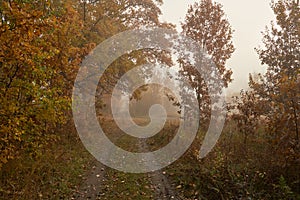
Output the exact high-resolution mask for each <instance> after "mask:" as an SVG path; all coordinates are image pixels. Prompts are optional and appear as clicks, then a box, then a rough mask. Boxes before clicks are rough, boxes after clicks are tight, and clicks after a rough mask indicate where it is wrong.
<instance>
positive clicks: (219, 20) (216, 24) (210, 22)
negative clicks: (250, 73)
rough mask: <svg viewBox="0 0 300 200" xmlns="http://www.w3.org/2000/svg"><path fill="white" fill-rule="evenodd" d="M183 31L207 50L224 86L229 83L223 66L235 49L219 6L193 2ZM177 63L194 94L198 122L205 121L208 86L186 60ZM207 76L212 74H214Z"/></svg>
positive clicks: (206, 2) (228, 27) (207, 111)
mask: <svg viewBox="0 0 300 200" xmlns="http://www.w3.org/2000/svg"><path fill="white" fill-rule="evenodd" d="M182 29H183V34H184V35H186V36H188V37H190V38H192V39H193V40H194V41H196V42H197V43H198V45H200V46H201V47H202V48H203V49H205V50H206V51H207V53H208V54H209V55H210V57H211V59H212V60H213V61H214V63H215V64H216V66H217V68H218V71H219V74H220V75H221V78H222V79H223V81H224V85H225V86H227V85H228V83H229V82H230V81H231V74H232V71H231V70H228V69H226V67H225V64H226V61H227V60H228V59H229V58H230V57H231V54H232V53H233V52H234V46H233V43H232V33H233V30H232V28H231V26H230V24H229V22H228V20H227V19H226V17H225V13H224V11H223V10H222V5H221V4H219V3H214V2H212V1H211V0H201V2H200V3H194V4H193V5H191V6H190V7H189V9H188V12H187V14H186V17H185V21H184V22H183V23H182ZM179 62H180V64H181V66H182V71H181V73H182V74H183V75H184V76H187V77H188V80H190V82H191V85H192V87H193V88H194V90H195V91H196V94H197V99H198V102H199V108H200V113H201V119H202V120H203V119H208V117H209V116H210V115H209V111H210V103H209V102H210V101H209V96H208V88H207V87H206V84H207V83H205V81H204V78H203V76H206V75H205V74H200V73H199V72H198V71H197V70H196V69H195V68H194V66H193V65H192V64H191V62H190V61H189V60H185V59H179ZM208 73H213V71H210V72H208Z"/></svg>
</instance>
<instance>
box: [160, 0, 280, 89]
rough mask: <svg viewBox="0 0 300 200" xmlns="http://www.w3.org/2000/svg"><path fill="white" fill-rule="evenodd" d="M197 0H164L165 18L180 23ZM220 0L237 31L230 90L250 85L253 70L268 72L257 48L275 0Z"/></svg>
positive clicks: (272, 16) (234, 36) (163, 18)
mask: <svg viewBox="0 0 300 200" xmlns="http://www.w3.org/2000/svg"><path fill="white" fill-rule="evenodd" d="M194 2H196V1H195V0H164V5H163V6H162V7H161V9H162V12H163V16H162V17H161V20H162V21H167V22H171V23H174V24H177V26H180V22H183V21H184V17H185V14H186V12H187V8H188V5H191V4H193V3H194ZM198 2H200V0H198ZM216 2H219V3H221V4H222V5H223V10H224V11H225V14H226V16H227V18H228V20H229V22H230V24H231V25H232V28H233V29H234V30H235V32H234V35H233V42H234V45H235V47H236V50H235V52H234V53H233V55H232V58H231V59H230V60H228V62H227V66H228V68H231V69H232V70H233V78H234V81H233V83H232V84H230V86H229V89H228V91H230V92H233V91H240V89H242V88H244V89H245V88H247V84H248V77H249V73H253V72H264V71H265V69H266V67H262V66H261V64H260V61H259V59H258V55H257V54H256V52H255V51H254V48H255V47H258V46H259V45H260V44H261V40H262V34H261V31H264V30H265V26H266V25H267V26H269V25H270V22H271V21H272V20H274V19H275V17H274V14H273V11H272V9H271V7H270V2H271V0H239V1H234V0H216ZM179 30H181V29H179Z"/></svg>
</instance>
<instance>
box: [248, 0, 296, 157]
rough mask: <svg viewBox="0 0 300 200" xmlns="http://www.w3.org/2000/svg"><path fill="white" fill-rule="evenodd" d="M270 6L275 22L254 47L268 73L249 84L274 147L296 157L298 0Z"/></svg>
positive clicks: (282, 0) (285, 0)
mask: <svg viewBox="0 0 300 200" xmlns="http://www.w3.org/2000/svg"><path fill="white" fill-rule="evenodd" d="M271 7H272V9H273V11H274V13H275V15H276V23H274V22H272V24H271V28H266V31H265V32H264V33H263V44H264V47H259V48H257V49H256V51H257V53H258V55H259V58H260V60H261V62H262V64H266V65H267V66H268V68H267V72H266V74H265V75H263V76H261V77H260V79H261V80H260V82H255V81H254V80H253V78H252V77H250V86H251V88H252V89H254V91H255V92H256V93H257V95H259V97H260V99H261V100H263V101H264V102H265V113H264V115H265V116H266V117H267V119H268V120H267V122H268V123H267V125H268V132H269V134H270V135H272V136H273V137H272V138H273V139H272V140H273V142H275V144H277V145H276V148H277V149H280V151H281V152H286V155H288V156H287V157H286V158H295V156H296V155H295V154H294V153H296V152H297V151H296V149H298V155H299V125H300V117H299V109H300V101H299V100H300V98H299V97H300V92H299V91H300V80H299V78H300V76H299V72H300V11H299V1H295V0H279V1H278V2H272V5H271ZM290 152H294V153H293V154H294V155H293V154H291V153H290ZM296 157H297V156H296Z"/></svg>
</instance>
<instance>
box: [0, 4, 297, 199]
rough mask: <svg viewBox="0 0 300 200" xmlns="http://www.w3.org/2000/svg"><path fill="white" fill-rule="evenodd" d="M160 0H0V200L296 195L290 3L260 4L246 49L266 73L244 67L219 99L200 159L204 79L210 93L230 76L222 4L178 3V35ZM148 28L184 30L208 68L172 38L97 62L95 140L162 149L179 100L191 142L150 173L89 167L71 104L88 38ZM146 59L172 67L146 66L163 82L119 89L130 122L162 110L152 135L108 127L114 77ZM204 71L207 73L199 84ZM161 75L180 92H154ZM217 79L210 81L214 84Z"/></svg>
mask: <svg viewBox="0 0 300 200" xmlns="http://www.w3.org/2000/svg"><path fill="white" fill-rule="evenodd" d="M163 3H164V2H163V0H1V1H0V20H1V21H0V102H1V104H0V177H1V179H0V199H143V200H144V199H146V200H147V199H186V200H191V199H193V200H196V199H197V200H200V199H287V200H288V199H300V173H299V172H300V138H299V137H300V135H299V134H300V133H299V131H300V130H299V129H300V112H299V111H300V73H299V72H300V3H299V0H273V1H271V2H270V8H271V9H272V11H273V14H274V19H275V20H274V21H272V22H270V24H266V28H265V30H261V31H262V32H261V41H258V42H261V44H262V45H261V46H254V47H253V49H254V50H255V52H256V53H257V55H258V57H259V60H260V62H261V67H262V68H265V71H266V73H253V74H249V80H248V87H247V88H245V89H243V90H241V91H239V93H238V94H237V95H232V96H229V97H226V104H225V105H224V109H225V110H226V118H225V124H224V127H223V130H222V134H221V136H220V138H219V139H218V142H217V143H216V145H215V146H214V148H213V149H212V150H211V151H210V152H209V153H208V154H207V155H206V156H205V157H203V158H200V157H199V147H201V145H202V144H203V140H204V138H205V133H206V132H207V131H208V130H209V129H210V122H211V121H213V118H212V117H211V115H213V109H215V108H214V107H215V106H213V103H212V102H213V98H212V95H211V93H210V87H212V86H211V85H214V87H215V88H214V89H215V90H216V91H217V93H218V92H220V91H221V90H222V89H223V87H224V88H228V87H230V84H231V83H232V82H233V81H234V80H233V78H232V74H233V72H232V70H231V69H230V66H228V64H227V61H228V60H229V59H230V58H231V56H232V55H233V54H234V52H235V46H234V43H233V37H234V34H233V33H234V27H232V26H231V24H230V21H229V20H228V19H227V17H226V13H225V11H224V9H223V6H222V4H220V3H217V2H214V1H213V0H199V1H198V2H196V3H194V4H191V5H190V6H189V9H188V11H187V13H186V16H185V18H184V20H183V22H182V23H181V30H182V31H181V32H180V33H178V30H179V29H177V28H176V26H175V25H174V24H172V23H167V22H162V21H161V20H160V16H161V15H162V11H161V6H162V5H163ZM155 28H160V29H163V30H171V31H172V32H175V33H176V34H179V35H182V36H183V37H188V38H190V39H191V40H192V41H194V42H195V44H196V45H197V46H199V47H201V48H203V49H205V53H206V55H207V58H209V59H210V60H211V61H212V62H213V63H214V64H213V66H215V68H207V69H205V70H204V71H201V70H197V66H195V62H193V61H194V60H193V59H191V58H190V57H189V54H190V53H189V52H188V50H187V49H184V47H178V46H176V45H175V47H172V48H174V49H176V51H177V56H174V55H172V52H171V51H166V50H165V49H159V48H157V49H156V48H152V49H151V48H145V49H137V50H133V51H131V52H126V53H125V54H123V55H121V56H119V57H118V58H117V59H115V60H114V61H113V62H112V63H111V64H110V65H109V67H108V68H107V69H106V70H105V71H104V72H103V74H102V76H101V77H100V78H99V82H97V85H96V88H97V89H96V93H95V105H94V107H95V110H96V113H97V118H98V123H99V124H100V125H101V127H102V129H103V131H104V132H105V133H106V135H107V138H109V139H110V140H111V141H112V142H113V143H114V144H115V145H117V146H119V147H120V148H122V149H125V150H127V151H129V152H148V151H155V150H158V149H159V148H161V147H163V146H166V145H167V144H168V143H169V142H171V141H172V139H173V138H174V137H175V134H176V131H177V130H178V129H180V126H181V123H180V121H181V120H182V119H181V118H180V115H181V114H182V113H183V112H184V111H185V110H188V109H183V107H184V105H185V104H193V106H195V107H197V108H198V109H199V115H198V116H197V118H199V127H198V126H197V127H198V129H197V134H196V136H195V139H194V141H193V142H192V143H191V146H190V148H188V150H187V151H185V153H184V154H183V155H182V156H181V157H180V158H179V159H178V160H176V161H174V162H173V163H172V164H170V165H168V166H166V167H164V168H162V169H159V170H156V171H151V172H147V173H125V172H121V171H118V170H116V169H113V168H110V167H109V166H106V165H104V164H102V163H100V162H99V161H98V160H97V159H95V157H94V156H93V155H92V154H91V152H89V150H87V149H86V146H85V145H84V144H83V142H82V141H81V139H82V138H81V137H80V136H79V135H78V130H77V129H78V127H77V124H76V120H75V122H74V118H73V117H74V116H73V115H74V113H75V112H74V110H73V111H72V103H73V105H74V101H75V100H74V95H73V92H74V90H75V89H74V87H75V86H76V80H78V77H77V75H78V72H79V71H80V69H81V67H82V65H83V64H84V63H85V62H84V60H85V59H86V58H88V56H89V55H93V52H94V49H97V46H98V45H101V44H103V42H105V41H107V40H108V39H109V38H111V37H113V36H115V35H118V34H120V33H123V32H126V31H130V30H144V29H155ZM160 29H158V30H160ZM159 42H160V41H153V43H155V44H156V43H159ZM129 43H130V42H129ZM162 43H163V44H165V43H164V41H162ZM183 46H184V45H183ZM190 46H191V47H192V46H193V45H192V44H190ZM105 53H107V54H113V53H112V52H105ZM187 55H188V56H187ZM105 56H106V55H105ZM105 56H101V57H102V58H105ZM149 63H150V64H151V65H149V66H154V65H163V66H166V67H167V68H170V69H172V70H173V71H175V72H176V74H167V75H166V74H162V73H161V71H159V70H158V71H156V74H155V75H154V77H156V78H162V79H164V78H165V79H166V81H165V82H161V84H162V85H161V86H159V85H157V84H156V85H154V84H150V83H148V82H147V81H144V85H142V86H141V87H138V88H136V89H135V90H134V92H133V93H132V94H130V106H129V108H128V109H129V110H130V112H131V116H132V118H133V121H134V122H135V123H136V124H138V125H140V126H146V125H147V124H148V123H149V116H147V113H148V110H149V109H150V107H151V104H157V103H160V102H161V101H160V100H159V98H160V99H163V101H164V104H163V106H166V107H167V112H170V113H171V114H170V113H167V116H168V119H167V120H166V123H165V125H164V127H163V128H162V129H161V130H160V131H159V133H158V134H157V135H155V136H153V137H149V138H146V139H136V138H133V137H132V136H128V135H127V134H126V133H124V130H123V129H122V130H121V129H120V128H119V127H118V123H116V122H115V120H114V119H113V115H112V113H111V112H112V111H111V105H110V99H111V98H112V95H113V91H114V88H115V85H116V84H119V82H118V81H119V80H120V79H121V78H122V76H123V75H124V74H126V73H127V72H129V71H131V70H133V69H134V68H136V67H138V66H142V65H143V66H145V65H146V64H149ZM83 67H86V66H83ZM240 67H241V68H243V66H240ZM81 70H82V69H81ZM152 72H153V69H151V68H149V69H148V68H147V69H144V70H140V71H139V73H140V74H135V75H133V76H130V77H129V78H130V80H131V81H132V82H135V81H136V82H139V81H140V79H141V77H144V78H145V79H147V80H148V81H149V79H151V78H149V77H150V74H151V73H152ZM207 74H208V76H212V77H213V74H219V76H218V78H219V79H218V80H217V78H215V79H213V80H212V79H211V80H210V81H211V82H207V78H205V76H206V75H207ZM137 76H139V77H137ZM167 77H171V78H174V79H176V81H180V80H178V79H182V80H187V81H188V83H189V85H190V88H188V89H185V88H186V87H185V86H182V85H181V86H180V87H181V88H184V89H183V90H182V92H181V93H180V95H181V97H182V99H180V98H178V97H175V96H174V93H172V91H169V90H168V89H165V87H164V84H167V82H168V81H167ZM76 78H77V79H76ZM219 82H222V86H223V87H222V88H221V86H220V87H219V86H215V85H218V83H219ZM123 84H124V83H123ZM126 84H129V83H125V85H126ZM74 85H75V86H74ZM155 88H156V89H157V90H155ZM218 94H219V93H218ZM190 96H194V98H191V99H190V98H189V97H190ZM195 101H197V102H195ZM135 106H138V107H136V108H134V107H135ZM172 106H173V107H172ZM193 108H194V107H192V109H191V110H193ZM118 109H120V108H118ZM176 111H177V112H176ZM170 116H171V117H170ZM189 119H190V118H189ZM76 128H77V129H76ZM86 131H87V132H88V131H89V130H86ZM104 151H106V150H104ZM110 151H111V150H110V149H107V152H106V153H107V155H108V156H109V155H110Z"/></svg>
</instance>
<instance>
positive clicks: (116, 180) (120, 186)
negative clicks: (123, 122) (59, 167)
mask: <svg viewBox="0 0 300 200" xmlns="http://www.w3.org/2000/svg"><path fill="white" fill-rule="evenodd" d="M114 134H115V138H116V137H119V136H117V135H118V134H117V133H114ZM118 139H120V138H117V139H116V140H118ZM137 146H138V148H139V149H140V150H141V151H143V152H145V151H147V150H148V146H147V144H146V143H143V142H138V144H137ZM148 164H149V165H150V164H151V163H148ZM152 164H153V163H152ZM71 199H74V200H86V199H95V200H96V199H101V200H102V199H128V200H129V199H133V200H134V199H141V200H146V199H149V200H150V199H154V200H156V199H157V200H169V199H174V200H182V199H184V198H181V197H179V196H178V194H176V192H175V186H174V185H172V184H171V180H169V179H168V177H167V175H166V173H165V172H164V171H162V170H159V171H155V172H151V173H147V174H130V173H122V172H118V171H116V170H113V169H110V168H108V167H106V166H104V165H103V164H101V163H100V162H98V161H95V163H94V165H93V166H92V169H91V170H90V171H89V172H87V173H86V175H84V176H83V181H82V184H81V185H80V186H78V189H77V190H76V192H75V193H74V194H73V195H72V197H71Z"/></svg>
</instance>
